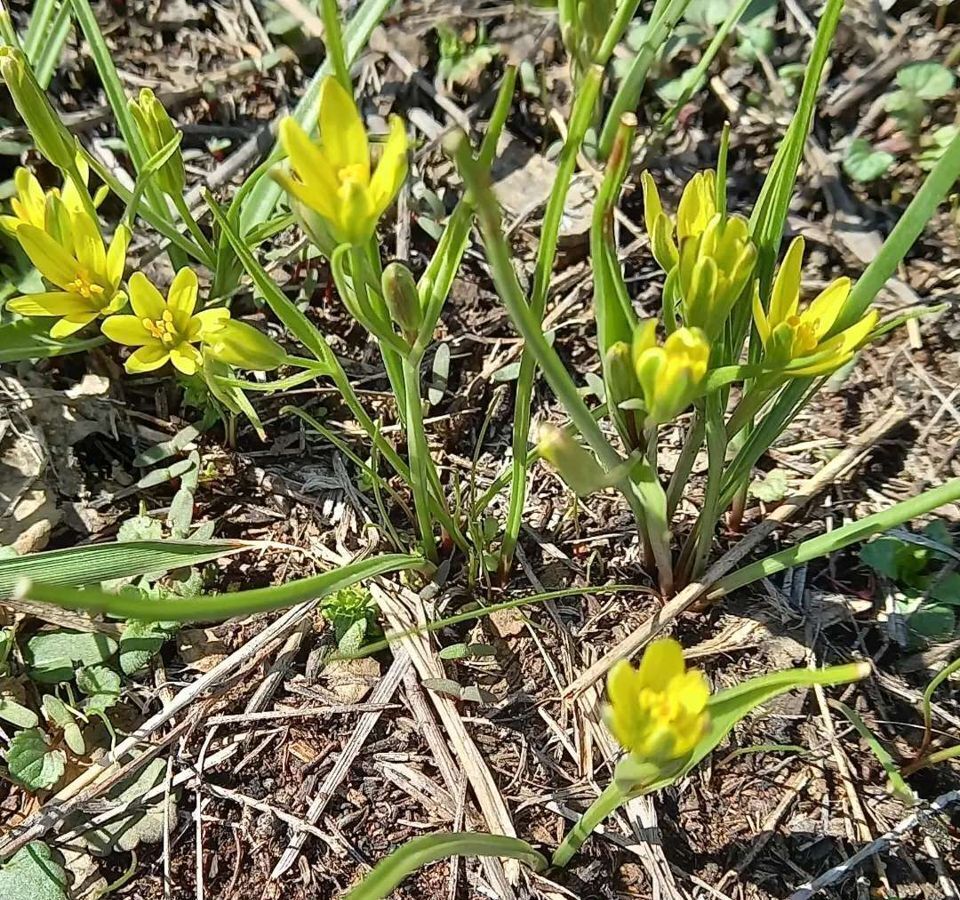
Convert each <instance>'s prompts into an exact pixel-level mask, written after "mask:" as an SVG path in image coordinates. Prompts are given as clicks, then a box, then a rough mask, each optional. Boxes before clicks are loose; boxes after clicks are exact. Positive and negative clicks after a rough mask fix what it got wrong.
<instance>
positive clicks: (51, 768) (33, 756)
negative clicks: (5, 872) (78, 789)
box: [0, 728, 67, 896]
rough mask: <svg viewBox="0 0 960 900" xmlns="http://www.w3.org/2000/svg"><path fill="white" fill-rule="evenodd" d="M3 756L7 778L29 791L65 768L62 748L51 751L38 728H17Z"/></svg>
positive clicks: (43, 785)
mask: <svg viewBox="0 0 960 900" xmlns="http://www.w3.org/2000/svg"><path fill="white" fill-rule="evenodd" d="M5 755H6V757H7V768H8V769H9V770H10V777H11V778H12V779H13V780H14V781H16V782H17V783H18V784H22V785H23V786H24V787H25V788H27V789H28V790H31V791H39V790H44V789H46V788H51V787H53V786H54V785H55V784H56V783H57V782H58V781H59V780H60V778H61V776H62V775H63V772H64V769H65V768H66V759H67V758H66V756H65V755H64V753H63V751H62V750H52V749H51V748H50V746H49V744H47V741H46V738H45V737H44V735H43V732H42V731H40V729H39V728H27V729H26V730H24V731H18V732H17V733H16V734H15V735H14V736H13V740H12V741H10V746H9V747H8V748H7V752H6V754H5ZM0 896H3V895H0Z"/></svg>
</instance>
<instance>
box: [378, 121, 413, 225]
mask: <svg viewBox="0 0 960 900" xmlns="http://www.w3.org/2000/svg"><path fill="white" fill-rule="evenodd" d="M407 147H408V142H407V130H406V126H405V125H404V124H403V119H401V118H400V117H399V116H391V117H390V136H389V137H388V138H387V142H386V144H384V146H383V154H382V155H381V156H380V162H379V163H377V170H376V172H374V174H373V179H372V180H371V182H370V196H371V201H372V203H373V209H374V215H375V216H376V217H377V218H378V219H379V218H380V216H382V215H383V213H384V211H385V210H386V209H387V207H388V206H390V204H391V203H393V201H394V198H395V197H396V196H397V192H398V191H399V190H400V185H402V184H403V180H404V178H406V177H407Z"/></svg>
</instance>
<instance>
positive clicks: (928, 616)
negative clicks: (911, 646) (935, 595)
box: [907, 603, 957, 642]
mask: <svg viewBox="0 0 960 900" xmlns="http://www.w3.org/2000/svg"><path fill="white" fill-rule="evenodd" d="M907 626H908V627H909V628H910V631H911V632H913V634H915V635H916V636H917V637H919V638H920V639H921V641H922V642H930V641H946V640H949V639H950V638H952V637H953V635H954V632H955V631H956V630H957V620H956V616H955V614H954V611H953V609H952V607H950V606H946V605H944V604H942V603H923V604H921V605H920V607H919V608H917V609H916V610H914V611H913V612H912V613H911V614H910V616H909V617H908V619H907Z"/></svg>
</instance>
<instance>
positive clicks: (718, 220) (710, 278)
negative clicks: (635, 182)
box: [641, 169, 757, 338]
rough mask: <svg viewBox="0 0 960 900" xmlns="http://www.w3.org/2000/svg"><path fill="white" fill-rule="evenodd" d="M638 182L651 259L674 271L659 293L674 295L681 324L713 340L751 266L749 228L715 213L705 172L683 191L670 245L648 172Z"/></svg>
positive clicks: (713, 181)
mask: <svg viewBox="0 0 960 900" xmlns="http://www.w3.org/2000/svg"><path fill="white" fill-rule="evenodd" d="M641 178H642V182H643V210H644V221H645V222H646V226H647V232H648V233H649V235H650V243H651V247H652V249H653V256H654V259H656V261H657V262H658V263H659V264H660V267H661V268H662V269H663V270H664V272H666V273H667V274H668V275H670V274H671V273H672V272H673V271H674V269H676V270H677V272H676V274H675V275H674V277H672V278H668V279H667V284H666V285H665V286H664V291H665V292H666V291H673V292H675V294H674V296H675V297H676V295H677V294H678V295H679V297H678V298H677V299H679V306H680V310H681V312H682V313H683V321H684V324H685V325H688V326H690V327H696V328H700V329H702V330H703V331H705V332H706V334H707V336H708V337H710V338H715V337H717V336H718V335H719V334H720V332H721V331H722V329H723V325H724V323H725V322H726V320H727V316H728V315H729V314H730V310H731V308H732V307H733V305H734V303H736V302H737V300H738V299H739V297H740V296H741V294H742V293H743V291H744V289H745V288H746V286H747V283H748V282H749V280H750V277H751V275H752V274H753V270H754V267H755V265H756V261H757V250H756V247H755V246H754V244H753V241H751V239H750V229H749V226H748V224H747V222H746V220H745V219H743V218H742V217H740V216H727V215H725V214H722V213H720V212H719V211H718V209H717V196H716V193H717V177H716V175H715V174H714V172H713V171H711V170H709V169H708V170H706V171H704V172H698V173H697V174H696V175H694V176H693V178H691V179H690V181H689V182H687V185H686V187H685V188H684V189H683V195H682V196H681V197H680V206H679V208H678V209H677V223H676V240H674V223H673V221H672V220H671V218H670V216H668V215H667V214H666V213H665V212H664V211H663V205H662V204H661V202H660V195H659V193H658V192H657V186H656V184H655V183H654V181H653V178H651V176H650V173H649V172H644V173H643V175H642V176H641ZM678 244H679V247H678ZM676 305H677V304H676V302H674V303H673V304H672V306H676Z"/></svg>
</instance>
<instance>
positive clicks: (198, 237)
mask: <svg viewBox="0 0 960 900" xmlns="http://www.w3.org/2000/svg"><path fill="white" fill-rule="evenodd" d="M172 199H173V205H174V206H175V207H176V209H177V212H178V213H179V215H180V220H181V221H182V222H183V224H184V225H186V226H187V231H189V232H190V235H191V236H192V237H193V239H194V240H195V241H196V242H197V247H198V248H199V249H200V252H201V253H202V254H203V256H204V257H205V258H206V264H207V267H208V268H209V269H210V270H211V271H213V270H214V269H216V267H217V264H216V255H215V254H214V250H213V245H212V244H211V243H210V241H208V240H207V236H206V235H205V234H204V233H203V229H202V228H201V227H200V224H199V223H198V222H197V220H196V219H195V218H194V215H193V213H192V212H190V207H189V206H188V205H187V201H186V198H185V197H184V196H183V194H173V195H172Z"/></svg>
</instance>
